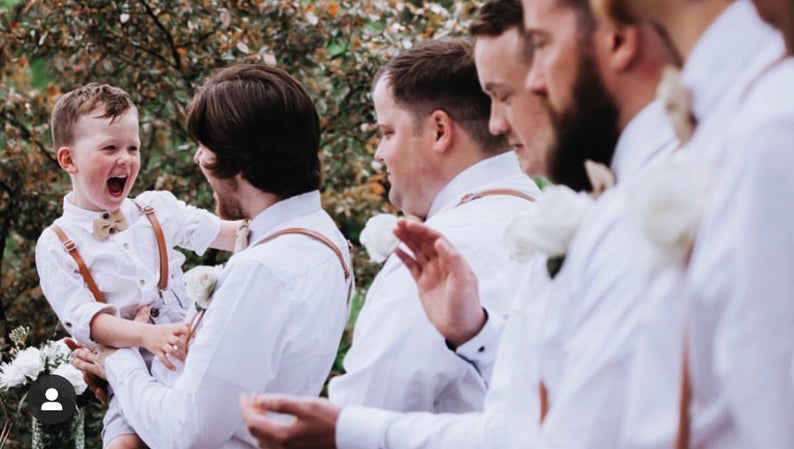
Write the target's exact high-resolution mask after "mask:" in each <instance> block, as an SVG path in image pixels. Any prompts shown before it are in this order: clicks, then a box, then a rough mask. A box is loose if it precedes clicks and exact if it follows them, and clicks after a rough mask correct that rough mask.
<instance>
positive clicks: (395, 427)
mask: <svg viewBox="0 0 794 449" xmlns="http://www.w3.org/2000/svg"><path fill="white" fill-rule="evenodd" d="M240 407H241V410H242V413H243V417H244V419H245V421H246V424H247V426H248V430H249V431H250V432H251V434H252V435H254V437H255V438H256V439H257V442H258V444H259V446H260V447H263V448H285V449H291V448H295V449H297V448H306V447H311V448H317V449H334V448H339V449H438V448H456V449H484V448H490V447H500V448H501V447H506V446H505V441H504V439H503V435H504V433H503V432H502V429H501V425H502V423H503V422H504V420H503V419H501V418H500V417H497V416H493V417H489V416H487V415H485V414H483V413H466V414H432V413H397V412H391V411H387V410H381V409H376V408H370V407H345V408H342V409H340V408H339V407H338V406H335V405H333V404H331V403H330V402H328V401H327V400H325V399H320V398H299V397H293V396H284V395H263V396H259V397H256V396H253V397H244V398H243V399H242V400H241V401H240ZM267 412H273V413H283V414H287V415H291V416H294V417H295V420H294V421H292V422H289V423H284V422H281V421H277V420H275V419H273V418H272V415H271V416H268V415H266V413H267Z"/></svg>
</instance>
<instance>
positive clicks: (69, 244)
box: [63, 240, 77, 253]
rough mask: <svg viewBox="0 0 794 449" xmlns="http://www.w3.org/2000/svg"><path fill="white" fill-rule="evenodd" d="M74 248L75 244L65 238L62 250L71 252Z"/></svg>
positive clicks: (75, 247)
mask: <svg viewBox="0 0 794 449" xmlns="http://www.w3.org/2000/svg"><path fill="white" fill-rule="evenodd" d="M76 249H77V245H76V244H75V243H74V242H73V241H71V240H67V241H65V242H63V250H64V251H66V252H67V253H71V252H72V251H74V250H76Z"/></svg>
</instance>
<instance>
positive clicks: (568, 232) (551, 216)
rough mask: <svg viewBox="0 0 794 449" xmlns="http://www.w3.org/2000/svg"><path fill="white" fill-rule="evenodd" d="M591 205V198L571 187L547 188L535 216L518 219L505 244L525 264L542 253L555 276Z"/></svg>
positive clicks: (509, 226) (538, 200) (537, 202)
mask: <svg viewBox="0 0 794 449" xmlns="http://www.w3.org/2000/svg"><path fill="white" fill-rule="evenodd" d="M592 204H593V200H592V198H591V197H590V196H588V195H586V194H579V193H576V192H574V191H573V190H571V189H570V188H568V187H565V186H561V185H555V186H549V187H546V188H545V189H544V190H543V194H542V195H541V196H540V197H539V198H538V199H537V201H536V202H535V205H536V206H537V207H536V208H535V209H534V211H533V213H531V214H525V215H521V216H519V217H517V218H516V219H515V220H514V221H513V222H512V223H510V225H508V227H507V229H506V232H505V243H506V244H507V245H508V247H510V248H511V258H513V259H515V260H518V261H520V262H526V261H529V260H530V259H531V258H532V257H533V256H534V255H535V254H537V253H540V254H543V255H545V256H546V257H547V258H548V268H549V274H550V275H551V277H554V276H555V275H556V274H557V272H558V271H559V269H560V268H561V266H562V261H563V259H564V257H565V253H566V252H568V246H569V245H570V243H571V241H572V240H573V237H574V236H575V235H576V232H577V230H578V229H579V226H580V225H581V224H582V221H583V220H584V217H585V216H586V215H587V212H588V211H589V209H590V206H591V205H592Z"/></svg>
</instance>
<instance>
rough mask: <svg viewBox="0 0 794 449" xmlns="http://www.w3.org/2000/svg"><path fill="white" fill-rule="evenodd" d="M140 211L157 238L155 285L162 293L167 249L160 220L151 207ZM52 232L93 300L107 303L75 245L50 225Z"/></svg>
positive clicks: (164, 283)
mask: <svg viewBox="0 0 794 449" xmlns="http://www.w3.org/2000/svg"><path fill="white" fill-rule="evenodd" d="M136 204H137V203H136ZM139 207H140V206H139ZM141 209H142V210H143V213H144V214H146V218H148V219H149V222H151V224H152V229H153V230H154V235H155V237H156V238H157V249H158V251H159V253H160V281H159V282H158V283H157V287H158V288H159V289H160V291H161V292H162V291H164V290H165V289H166V288H168V248H166V246H165V236H164V235H163V228H162V226H160V220H158V219H157V215H156V214H155V213H154V209H153V208H152V207H151V206H143V207H142V208H141ZM52 230H53V232H55V235H57V236H58V239H59V240H60V241H61V243H63V249H64V250H66V252H67V253H69V255H70V256H72V259H74V261H75V263H77V268H78V269H79V270H80V274H81V275H82V276H83V280H84V281H85V283H86V285H87V286H88V290H90V291H91V294H92V295H94V299H95V300H96V301H97V302H101V303H106V302H107V301H105V296H104V295H102V292H101V291H100V290H99V287H98V286H97V284H96V281H94V277H93V276H91V271H89V270H88V267H87V266H86V264H85V261H84V260H83V257H82V256H81V255H80V252H79V251H78V250H77V245H75V243H74V242H73V241H72V240H71V239H69V237H68V236H67V235H66V233H65V232H63V229H61V227H60V226H58V225H52Z"/></svg>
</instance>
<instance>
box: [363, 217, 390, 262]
mask: <svg viewBox="0 0 794 449" xmlns="http://www.w3.org/2000/svg"><path fill="white" fill-rule="evenodd" d="M396 227H397V216H396V215H391V214H377V215H374V216H373V217H372V218H370V219H369V220H367V224H366V225H364V229H363V230H362V231H361V235H360V236H359V240H360V241H361V244H362V245H364V247H365V248H366V249H367V253H369V258H370V259H372V261H373V262H383V261H384V260H386V258H387V257H389V254H391V253H392V252H393V251H394V250H395V248H397V245H399V243H400V241H399V240H398V239H397V237H396V236H395V235H394V228H396Z"/></svg>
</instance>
